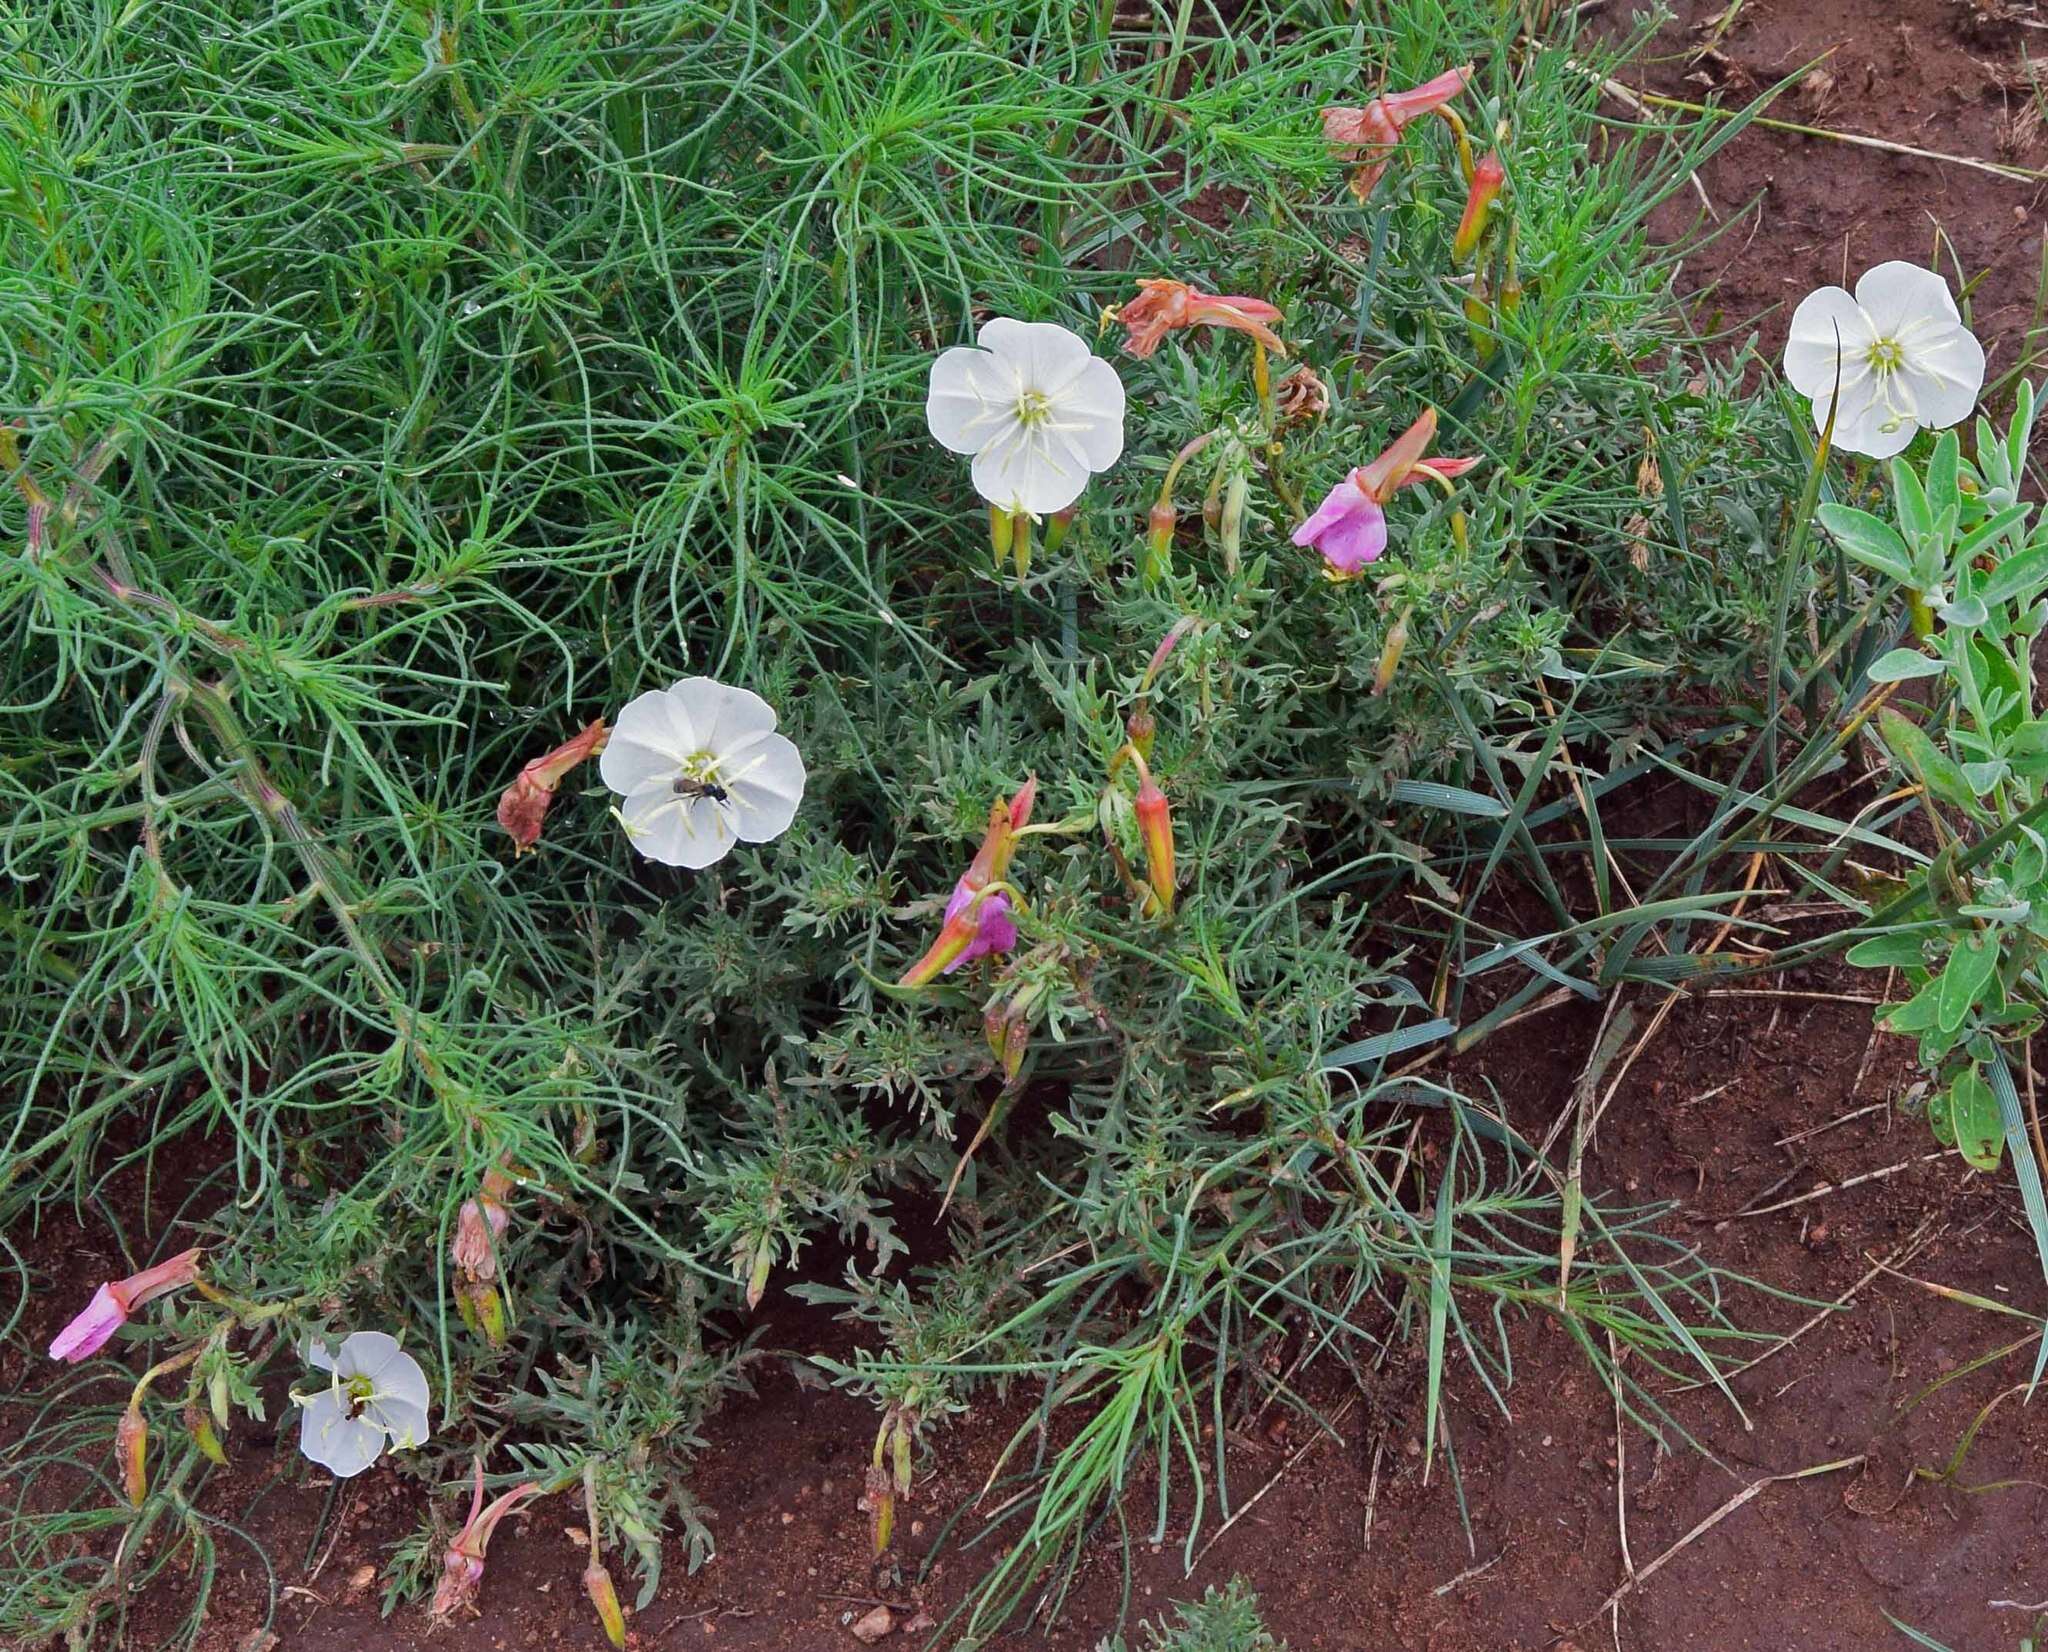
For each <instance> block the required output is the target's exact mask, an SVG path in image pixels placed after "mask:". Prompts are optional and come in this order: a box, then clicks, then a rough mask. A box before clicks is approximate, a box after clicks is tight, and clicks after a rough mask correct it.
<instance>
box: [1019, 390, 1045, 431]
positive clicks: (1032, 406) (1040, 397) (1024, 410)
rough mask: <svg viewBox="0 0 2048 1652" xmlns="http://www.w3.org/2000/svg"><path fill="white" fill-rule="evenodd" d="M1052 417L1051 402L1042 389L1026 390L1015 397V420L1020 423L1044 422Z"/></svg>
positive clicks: (1036, 423)
mask: <svg viewBox="0 0 2048 1652" xmlns="http://www.w3.org/2000/svg"><path fill="white" fill-rule="evenodd" d="M1051 417H1052V403H1051V401H1049V400H1048V399H1047V397H1046V394H1045V392H1044V391H1043V390H1026V391H1025V392H1024V393H1023V394H1022V395H1020V396H1019V397H1018V398H1017V422H1018V423H1019V424H1022V425H1040V424H1044V423H1045V422H1046V421H1047V420H1048V419H1050V418H1051Z"/></svg>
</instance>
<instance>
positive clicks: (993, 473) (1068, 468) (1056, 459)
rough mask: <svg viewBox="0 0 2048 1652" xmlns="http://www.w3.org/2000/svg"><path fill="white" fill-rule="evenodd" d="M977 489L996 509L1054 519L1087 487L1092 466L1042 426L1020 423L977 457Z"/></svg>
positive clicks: (974, 469) (975, 458) (975, 464)
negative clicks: (1055, 512) (1055, 440)
mask: <svg viewBox="0 0 2048 1652" xmlns="http://www.w3.org/2000/svg"><path fill="white" fill-rule="evenodd" d="M973 476H974V490H975V492H977V493H979V494H980V495H981V496H982V498H984V499H986V500H987V501H988V502H989V503H990V504H991V505H1000V506H1005V507H1007V508H1008V509H1010V510H1020V511H1029V512H1030V513H1031V514H1032V515H1033V516H1049V515H1051V514H1052V512H1054V511H1061V510H1065V509H1066V508H1067V507H1068V506H1069V505H1071V504H1072V503H1073V502H1074V501H1075V500H1076V499H1078V498H1080V497H1081V490H1082V489H1083V488H1085V487H1086V486H1087V485H1088V466H1087V464H1086V463H1085V462H1084V461H1083V460H1082V459H1081V457H1080V456H1079V455H1078V454H1077V453H1076V452H1075V450H1074V449H1073V447H1072V446H1070V445H1069V444H1068V443H1066V442H1063V441H1062V442H1054V441H1052V440H1049V439H1048V434H1047V432H1046V431H1045V429H1044V428H1043V427H1039V428H1037V429H1031V428H1028V427H1026V426H1024V425H1021V424H1020V425H1017V426H1015V427H1014V428H1013V429H1011V430H1008V431H1005V432H1004V433H1003V434H1002V435H1001V436H999V437H998V438H997V439H996V440H994V441H992V442H990V443H989V444H988V446H987V447H985V448H983V449H982V450H981V451H980V452H979V453H977V454H976V455H975V456H974V466H973Z"/></svg>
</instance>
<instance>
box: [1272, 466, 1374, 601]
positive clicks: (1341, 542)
mask: <svg viewBox="0 0 2048 1652" xmlns="http://www.w3.org/2000/svg"><path fill="white" fill-rule="evenodd" d="M1354 474H1355V473H1354ZM1294 543H1295V544H1297V545H1301V546H1313V547H1314V548H1315V550H1316V551H1317V552H1318V553H1319V554H1320V555H1321V557H1322V559H1323V561H1324V562H1326V563H1328V564H1329V570H1330V573H1331V576H1332V577H1333V578H1342V579H1349V578H1351V577H1352V576H1353V575H1355V574H1356V573H1357V572H1358V571H1359V569H1361V568H1363V567H1364V566H1365V565H1366V564H1367V563H1368V562H1377V561H1378V560H1379V556H1380V552H1382V551H1384V550H1385V549H1386V548H1387V513H1386V512H1385V511H1383V510H1381V509H1380V506H1379V501H1378V500H1376V499H1374V498H1372V497H1371V496H1370V495H1368V494H1367V493H1366V492H1365V490H1364V489H1362V488H1361V487H1359V485H1358V484H1357V483H1356V482H1355V481H1353V480H1352V479H1351V477H1349V476H1347V477H1345V478H1344V480H1343V481H1341V482H1339V483H1338V484H1337V485H1336V486H1335V487H1334V488H1332V489H1330V491H1329V493H1328V495H1327V496H1326V497H1325V498H1324V500H1323V502H1322V503H1321V504H1320V505H1318V506H1317V507H1316V509H1315V514H1314V515H1313V516H1311V517H1310V518H1309V519H1308V520H1307V521H1306V522H1304V523H1302V525H1301V526H1300V527H1298V528H1296V529H1295V530H1294Z"/></svg>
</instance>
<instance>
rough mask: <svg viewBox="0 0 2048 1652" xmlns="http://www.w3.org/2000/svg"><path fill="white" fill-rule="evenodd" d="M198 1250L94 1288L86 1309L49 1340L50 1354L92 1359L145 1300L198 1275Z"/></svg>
mask: <svg viewBox="0 0 2048 1652" xmlns="http://www.w3.org/2000/svg"><path fill="white" fill-rule="evenodd" d="M199 1254H200V1253H199V1250H198V1248H197V1247H196V1246H195V1247H194V1248H193V1249H191V1250H188V1251H181V1252H179V1253H178V1254H177V1255H176V1256H173V1257H172V1258H171V1259H170V1260H169V1261H167V1262H159V1263H157V1265H156V1266H155V1267H153V1268H144V1269H143V1270H142V1272H140V1273H136V1274H130V1275H129V1276H128V1277H127V1278H126V1279H117V1280H111V1281H109V1282H108V1283H107V1284H104V1285H102V1286H101V1287H100V1288H99V1289H98V1290H97V1291H95V1292H93V1298H92V1300H91V1301H90V1302H88V1303H87V1304H86V1305H85V1311H84V1312H83V1313H81V1314H79V1315H78V1317H77V1318H75V1319H73V1320H72V1321H71V1323H70V1324H69V1325H67V1326H65V1327H64V1329H63V1330H61V1331H59V1332H58V1333H57V1335H56V1338H55V1339H54V1340H53V1341H52V1342H51V1343H50V1358H52V1359H62V1360H70V1361H72V1362H73V1363H74V1364H75V1363H76V1362H77V1361H79V1360H82V1359H89V1358H91V1357H92V1356H93V1355H94V1354H96V1353H98V1352H99V1351H100V1350H101V1349H102V1348H104V1347H105V1346H106V1345H107V1339H108V1338H110V1337H111V1336H113V1334H114V1333H115V1332H116V1331H118V1330H120V1328H121V1327H122V1326H123V1325H125V1324H127V1323H128V1316H129V1315H130V1314H132V1313H134V1312H135V1310H136V1309H137V1308H140V1307H141V1306H142V1305H143V1304H144V1303H146V1302H154V1301H155V1300H156V1299H157V1298H158V1297H160V1296H167V1295H169V1294H170V1293H171V1292H172V1291H175V1290H179V1289H181V1288H182V1287H184V1286H186V1285H189V1284H191V1283H192V1281H193V1280H195V1279H197V1278H198V1277H199Z"/></svg>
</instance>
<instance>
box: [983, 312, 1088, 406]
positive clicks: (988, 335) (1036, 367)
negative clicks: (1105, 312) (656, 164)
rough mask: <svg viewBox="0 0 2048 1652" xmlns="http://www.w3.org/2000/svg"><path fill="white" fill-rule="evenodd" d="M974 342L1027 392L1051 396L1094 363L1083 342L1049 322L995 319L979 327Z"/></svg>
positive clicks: (1002, 317) (1079, 337)
mask: <svg viewBox="0 0 2048 1652" xmlns="http://www.w3.org/2000/svg"><path fill="white" fill-rule="evenodd" d="M977 342H978V343H979V344H980V345H981V347H982V348H983V349H984V350H991V351H993V352H994V353H995V354H996V355H998V356H1000V357H1002V358H1003V359H1004V360H1005V361H1006V362H1008V363H1009V364H1010V366H1011V367H1012V368H1013V369H1014V370H1015V372H1016V374H1017V378H1018V380H1019V382H1020V383H1021V384H1022V386H1023V387H1024V388H1025V389H1027V390H1039V391H1043V392H1044V393H1045V394H1046V395H1048V396H1050V395H1053V394H1055V393H1056V392H1058V391H1059V390H1061V389H1064V388H1065V386H1066V385H1067V384H1068V383H1069V382H1070V381H1071V380H1072V379H1073V378H1074V376H1075V375H1076V374H1077V373H1079V372H1080V371H1081V369H1082V368H1083V367H1084V366H1085V365H1086V364H1087V363H1089V362H1091V361H1093V360H1094V359H1095V352H1094V351H1093V350H1091V349H1089V348H1088V342H1087V340H1085V339H1083V338H1082V337H1081V336H1080V335H1079V334H1078V333H1070V332H1068V331H1067V329H1066V328H1064V327H1062V326H1060V325H1059V324H1058V323H1057V322H1053V321H1012V320H1010V319H1009V318H1008V317H1006V316H997V317H995V318H994V319H993V320H991V321H986V322H983V323H982V328H981V332H980V333H979V334H978V335H977Z"/></svg>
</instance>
